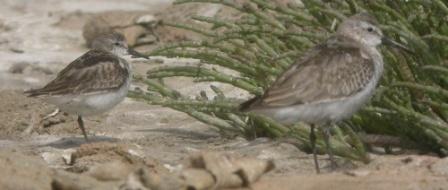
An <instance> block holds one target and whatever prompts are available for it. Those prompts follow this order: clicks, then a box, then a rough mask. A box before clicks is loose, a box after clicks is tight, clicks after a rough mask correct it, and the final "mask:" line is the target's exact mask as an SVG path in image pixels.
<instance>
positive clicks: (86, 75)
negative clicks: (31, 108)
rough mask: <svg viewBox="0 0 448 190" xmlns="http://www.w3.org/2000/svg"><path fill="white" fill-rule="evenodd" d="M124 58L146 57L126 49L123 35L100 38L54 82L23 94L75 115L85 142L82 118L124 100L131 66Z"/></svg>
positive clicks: (110, 34)
mask: <svg viewBox="0 0 448 190" xmlns="http://www.w3.org/2000/svg"><path fill="white" fill-rule="evenodd" d="M126 55H132V56H135V57H143V58H146V57H145V56H144V55H142V54H140V53H138V52H136V51H134V50H133V49H131V48H128V45H127V44H126V40H125V38H124V36H123V35H121V34H119V33H109V34H104V35H101V36H99V37H97V38H96V39H95V40H94V41H93V43H92V49H91V50H89V51H88V52H87V53H85V54H84V55H82V56H81V57H79V58H77V59H76V60H74V61H73V62H71V63H70V64H69V65H68V66H67V67H65V68H64V69H63V70H62V71H61V72H59V73H58V75H57V77H56V79H54V80H53V81H51V82H49V83H48V84H47V85H45V86H44V87H43V88H40V89H33V90H29V91H26V92H25V93H26V94H28V95H29V97H42V98H43V100H44V101H46V102H48V103H51V104H54V105H56V106H57V107H58V108H59V109H60V110H61V111H64V112H66V113H69V114H73V115H77V116H78V125H79V128H80V129H81V130H82V134H83V135H84V138H85V139H86V141H88V138H87V133H86V130H85V128H84V122H83V119H82V118H83V117H84V116H91V115H96V114H100V113H103V112H105V111H108V110H110V109H112V108H113V107H114V106H115V105H117V104H118V103H120V102H121V101H122V100H123V99H124V98H125V97H126V94H127V92H128V89H129V86H130V84H131V68H130V65H129V63H128V62H127V61H126V60H125V59H123V58H122V56H126Z"/></svg>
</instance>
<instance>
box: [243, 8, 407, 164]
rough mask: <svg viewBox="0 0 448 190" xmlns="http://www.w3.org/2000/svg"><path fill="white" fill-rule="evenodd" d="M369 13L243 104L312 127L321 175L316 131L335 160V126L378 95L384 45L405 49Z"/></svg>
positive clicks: (346, 22)
mask: <svg viewBox="0 0 448 190" xmlns="http://www.w3.org/2000/svg"><path fill="white" fill-rule="evenodd" d="M377 24H378V23H377V21H376V19H375V18H374V17H372V16H371V15H369V14H367V13H359V14H356V15H354V16H352V17H350V18H348V19H346V20H344V21H343V22H342V23H341V25H340V26H339V27H338V30H337V31H336V33H335V34H334V35H332V36H331V37H330V38H328V39H327V40H326V41H325V42H324V43H322V44H319V45H317V46H315V47H314V48H312V49H311V50H310V51H309V52H307V53H306V54H305V55H304V56H303V57H302V58H301V59H299V60H298V61H296V62H295V63H294V64H292V65H291V66H290V67H289V68H288V69H287V70H286V71H285V72H283V74H281V75H280V76H279V77H278V78H277V80H276V81H275V82H274V83H273V84H272V85H271V86H270V87H269V88H268V89H267V90H266V91H265V93H264V95H263V96H261V97H255V98H254V99H251V100H249V101H247V102H245V103H243V104H242V105H241V110H242V111H250V112H253V113H256V114H262V115H266V116H268V117H271V118H273V119H275V120H277V121H279V122H281V123H284V124H294V123H296V122H299V121H302V122H305V123H308V124H309V125H310V126H311V132H310V143H311V148H312V150H313V158H314V164H315V168H316V172H317V173H319V163H318V161H317V156H316V135H315V132H314V130H315V127H316V126H319V127H321V129H322V132H323V136H324V141H325V144H326V147H327V153H328V154H329V157H330V161H331V168H332V169H334V167H335V166H336V163H335V161H334V158H333V152H332V149H331V144H330V140H329V137H330V130H329V129H330V127H331V126H332V125H333V124H334V123H335V122H338V121H341V120H343V119H345V118H348V117H350V116H352V115H353V114H354V113H355V112H356V111H357V110H359V109H360V108H361V107H362V105H363V104H364V103H366V102H367V101H368V100H369V98H370V97H371V96H372V95H373V93H374V89H375V88H376V85H377V83H378V81H379V79H380V77H381V75H382V72H383V56H382V55H381V53H380V52H379V51H378V49H377V46H378V45H380V44H381V43H382V42H383V43H388V44H391V45H396V46H398V47H400V48H404V49H405V50H407V49H406V48H405V47H404V46H402V45H400V44H398V43H396V42H394V41H392V40H389V39H387V38H385V37H384V36H383V33H382V32H381V30H380V29H379V28H378V27H377Z"/></svg>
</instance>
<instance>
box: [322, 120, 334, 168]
mask: <svg viewBox="0 0 448 190" xmlns="http://www.w3.org/2000/svg"><path fill="white" fill-rule="evenodd" d="M322 133H323V136H324V141H325V146H326V147H327V154H328V156H329V158H330V168H331V170H332V171H333V170H335V169H336V167H337V164H336V161H335V160H334V155H333V148H332V147H331V142H330V136H331V134H330V127H324V128H323V130H322Z"/></svg>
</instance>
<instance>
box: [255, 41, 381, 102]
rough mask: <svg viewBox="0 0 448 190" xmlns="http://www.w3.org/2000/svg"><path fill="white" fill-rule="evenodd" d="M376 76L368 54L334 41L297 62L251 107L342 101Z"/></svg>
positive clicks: (352, 46) (350, 45)
mask: <svg viewBox="0 0 448 190" xmlns="http://www.w3.org/2000/svg"><path fill="white" fill-rule="evenodd" d="M373 75H374V63H373V60H372V59H371V57H369V56H368V54H366V53H365V52H364V51H363V50H362V49H360V48H359V47H357V46H356V45H353V44H350V43H344V44H341V43H339V42H338V41H333V42H332V44H330V45H329V44H328V43H327V44H324V45H320V46H317V47H316V48H314V49H313V50H312V51H311V52H310V53H309V54H308V56H306V57H305V58H304V59H302V60H300V61H298V62H297V63H295V64H293V65H292V66H291V67H290V68H289V69H287V70H286V71H285V72H284V73H283V74H282V75H281V76H280V77H279V78H278V79H277V81H275V82H274V84H273V85H272V86H271V87H270V88H269V89H267V91H266V93H265V94H264V96H262V97H260V98H259V99H258V100H257V101H252V102H253V103H252V105H250V106H249V107H250V108H249V109H257V108H266V107H282V106H292V105H298V104H307V103H319V102H327V101H334V100H340V99H343V98H347V97H349V96H351V95H354V94H356V93H358V92H359V91H361V90H362V89H363V88H364V87H365V86H366V85H367V84H368V82H369V81H370V80H371V79H372V77H373Z"/></svg>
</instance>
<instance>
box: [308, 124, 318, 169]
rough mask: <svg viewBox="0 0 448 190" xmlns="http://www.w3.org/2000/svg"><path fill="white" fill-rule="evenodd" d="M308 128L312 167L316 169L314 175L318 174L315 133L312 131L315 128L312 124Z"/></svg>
mask: <svg viewBox="0 0 448 190" xmlns="http://www.w3.org/2000/svg"><path fill="white" fill-rule="evenodd" d="M310 127H311V132H310V143H311V149H312V150H313V159H314V167H315V168H316V173H320V169H319V162H318V161H317V149H316V133H315V131H314V130H315V129H314V128H315V126H314V124H311V125H310Z"/></svg>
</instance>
